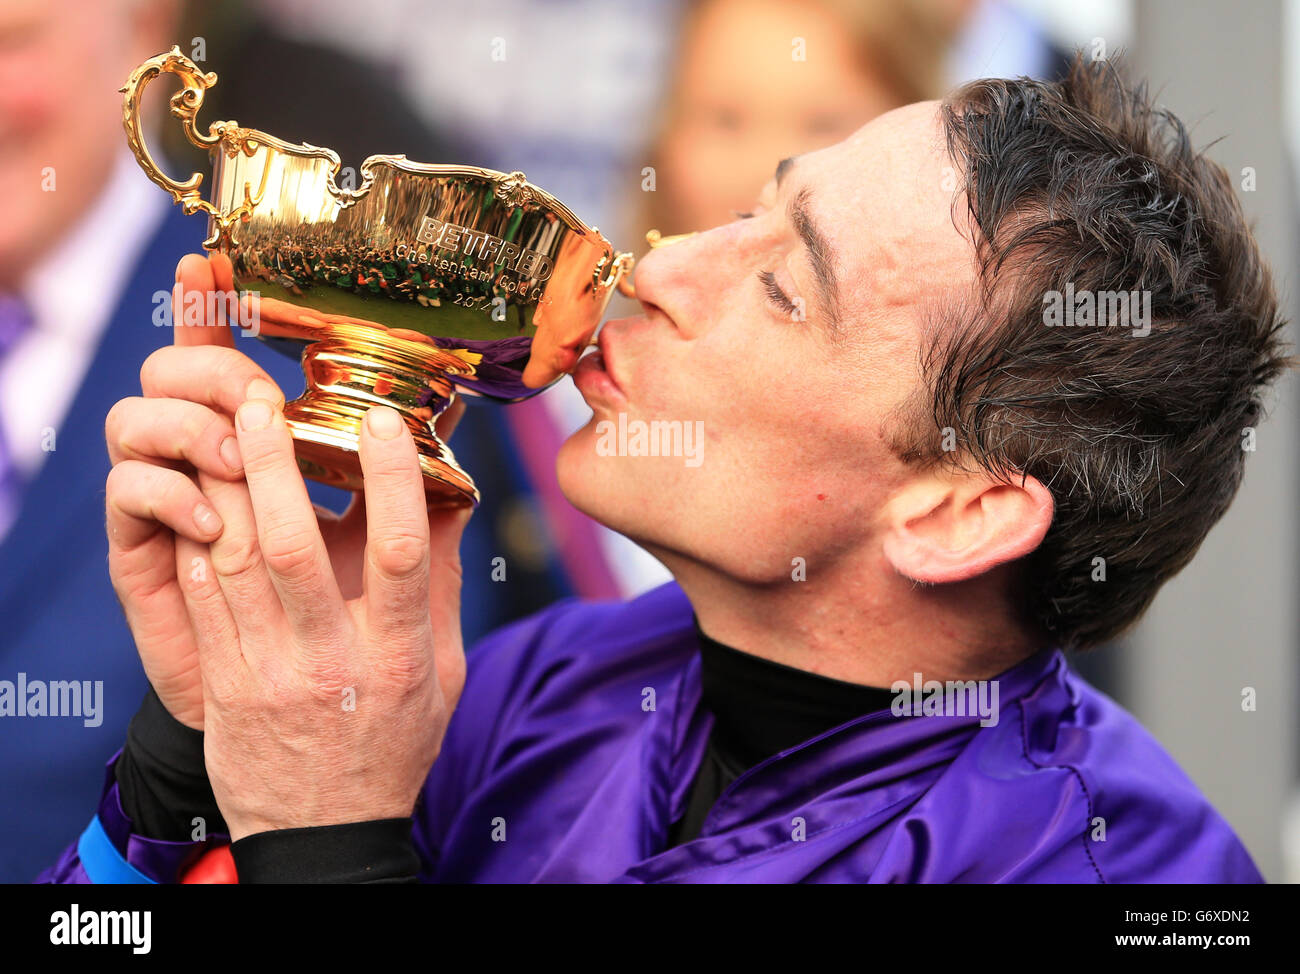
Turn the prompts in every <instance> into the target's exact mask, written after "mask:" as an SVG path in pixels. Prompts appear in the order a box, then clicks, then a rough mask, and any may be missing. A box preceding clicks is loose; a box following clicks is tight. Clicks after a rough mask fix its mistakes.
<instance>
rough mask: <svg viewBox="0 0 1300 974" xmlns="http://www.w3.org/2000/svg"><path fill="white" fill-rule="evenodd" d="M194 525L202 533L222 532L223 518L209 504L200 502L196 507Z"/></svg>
mask: <svg viewBox="0 0 1300 974" xmlns="http://www.w3.org/2000/svg"><path fill="white" fill-rule="evenodd" d="M194 526H195V527H197V528H198V529H199V532H200V533H202V534H220V533H221V518H220V517H218V516H217V512H216V511H214V510H213V509H212V508H210V507H208V505H207V504H200V505H199V506H198V507H196V508H194Z"/></svg>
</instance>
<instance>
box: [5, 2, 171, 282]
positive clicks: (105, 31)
mask: <svg viewBox="0 0 1300 974" xmlns="http://www.w3.org/2000/svg"><path fill="white" fill-rule="evenodd" d="M171 7H172V5H171V4H170V3H164V2H153V0H59V2H57V3H56V2H51V0H3V2H2V3H0V289H5V290H12V289H14V288H16V287H18V286H19V285H20V283H21V281H22V278H23V276H24V275H25V274H26V273H27V272H28V271H29V270H30V269H31V267H32V266H33V265H34V264H35V263H37V262H38V261H39V259H40V258H41V257H43V256H44V255H45V254H46V253H47V252H48V251H49V250H50V249H51V248H52V247H53V246H54V245H56V244H57V243H58V241H59V240H60V239H61V238H62V237H63V236H64V234H66V233H67V232H68V231H69V230H70V229H71V228H72V227H73V226H75V225H76V223H77V221H78V220H79V218H80V217H81V216H82V214H83V213H84V212H85V211H86V209H87V208H88V207H90V206H91V205H92V204H93V203H94V201H95V199H96V197H97V196H98V194H99V193H100V192H101V191H102V190H103V187H104V185H105V183H106V182H107V180H108V177H109V175H110V174H111V172H112V169H113V164H114V161H115V157H116V155H117V153H119V152H120V151H121V150H122V148H123V147H124V146H125V137H124V135H123V133H122V96H121V95H120V94H118V91H117V89H118V88H120V87H121V86H122V83H123V82H124V81H126V77H127V75H128V74H129V73H130V72H131V69H132V68H134V67H135V66H136V65H137V64H139V63H140V62H141V61H143V60H144V59H145V58H148V57H151V56H153V55H155V54H157V53H159V52H160V51H162V50H165V49H166V48H168V47H170V46H171V44H172V43H173V40H172V39H171V38H170V32H171V30H172V23H173V21H172V9H171ZM157 89H164V90H166V89H165V86H164V85H162V84H159V85H156V86H155V90H154V91H153V92H151V94H154V95H157V96H158V100H159V101H163V97H162V92H161V91H158V90H157ZM150 100H152V99H150ZM51 181H52V185H53V189H52V190H49V189H47V188H46V187H47V186H49V185H50V184H51ZM105 247H106V254H111V241H105Z"/></svg>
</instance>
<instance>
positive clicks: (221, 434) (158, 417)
mask: <svg viewBox="0 0 1300 974" xmlns="http://www.w3.org/2000/svg"><path fill="white" fill-rule="evenodd" d="M104 439H105V440H106V441H107V443H108V456H109V459H110V460H111V461H112V462H113V463H115V464H116V463H120V462H121V461H123V460H145V461H150V460H156V459H165V460H184V461H185V462H186V463H188V464H190V465H191V466H193V467H195V468H196V469H199V470H203V471H205V472H207V473H210V474H212V475H213V476H214V477H224V478H226V479H229V478H231V477H237V476H239V475H240V473H241V472H242V471H243V469H244V464H243V461H242V460H241V459H240V457H239V442H238V440H236V438H235V426H234V424H233V423H232V422H231V421H230V420H229V419H228V418H226V417H225V416H223V415H221V413H218V412H214V411H213V410H211V409H209V408H208V407H206V406H200V405H199V404H198V403H193V402H186V401H185V400H183V399H142V398H140V397H138V396H133V397H131V398H128V399H122V400H120V401H118V402H117V403H115V404H114V405H113V408H112V409H110V410H109V411H108V418H107V419H105V421H104Z"/></svg>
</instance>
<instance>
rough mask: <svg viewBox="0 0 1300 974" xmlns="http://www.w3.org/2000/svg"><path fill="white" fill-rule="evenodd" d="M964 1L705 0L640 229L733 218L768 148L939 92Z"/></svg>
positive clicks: (687, 23)
mask: <svg viewBox="0 0 1300 974" xmlns="http://www.w3.org/2000/svg"><path fill="white" fill-rule="evenodd" d="M969 6H970V4H968V3H966V2H962V0H866V2H864V0H702V2H699V3H695V4H692V5H691V6H690V8H689V9H688V11H687V13H686V16H685V18H684V20H683V24H682V30H681V34H680V38H679V42H678V46H677V52H678V61H677V64H676V68H675V70H674V72H673V75H672V80H671V82H670V84H669V86H668V91H667V93H666V101H665V105H664V109H663V112H662V116H661V121H660V127H659V133H658V136H657V137H656V138H655V140H654V142H653V144H652V146H651V149H650V153H649V164H650V165H651V166H652V167H653V168H654V173H655V190H654V192H648V193H646V194H645V200H646V205H645V208H646V213H645V216H644V218H643V220H642V223H643V227H642V229H641V233H642V234H644V232H645V231H646V230H648V229H651V228H655V229H658V230H660V231H662V232H663V233H665V234H675V233H685V232H688V231H691V230H703V229H707V228H709V227H714V226H718V225H720V224H723V223H728V222H730V221H731V220H733V219H735V215H736V213H737V212H740V211H744V210H746V209H747V208H749V206H750V205H751V204H752V202H753V199H754V197H755V196H757V195H758V191H759V190H760V189H761V188H762V187H763V184H764V183H766V182H767V180H768V179H769V178H770V177H771V175H772V173H771V169H772V167H771V161H770V160H772V159H784V158H786V157H787V156H795V155H800V154H802V153H804V152H808V151H811V150H813V149H819V148H822V147H824V146H827V145H832V144H834V143H836V142H839V141H842V140H843V139H845V138H847V137H848V136H849V135H850V134H852V133H853V132H855V131H857V130H858V129H859V128H861V127H862V126H863V125H865V124H866V123H867V122H869V121H871V120H872V119H873V118H875V117H876V116H877V115H882V114H884V113H885V112H887V111H890V110H891V109H894V108H898V107H900V106H902V105H907V104H911V103H912V102H916V101H924V100H926V99H929V98H935V97H937V96H938V95H939V94H940V93H941V92H942V91H943V90H944V87H945V80H946V75H945V71H946V63H947V56H948V52H949V48H950V46H951V44H952V42H953V39H954V37H955V36H956V34H957V32H958V30H959V29H960V27H961V25H962V22H963V20H964V17H965V15H966V13H967V8H968V7H969Z"/></svg>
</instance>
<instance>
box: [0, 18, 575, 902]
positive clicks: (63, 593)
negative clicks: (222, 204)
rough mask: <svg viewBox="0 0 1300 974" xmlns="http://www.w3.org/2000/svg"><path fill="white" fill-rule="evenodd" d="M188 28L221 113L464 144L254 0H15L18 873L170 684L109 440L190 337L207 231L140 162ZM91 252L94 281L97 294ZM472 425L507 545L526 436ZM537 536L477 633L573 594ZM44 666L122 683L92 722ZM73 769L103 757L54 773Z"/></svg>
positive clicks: (4, 748)
mask: <svg viewBox="0 0 1300 974" xmlns="http://www.w3.org/2000/svg"><path fill="white" fill-rule="evenodd" d="M178 43H179V45H180V46H181V47H182V50H183V51H185V53H187V54H189V55H193V56H195V57H196V59H197V61H198V63H199V64H200V66H202V67H205V68H209V67H210V68H213V69H219V71H218V75H219V81H218V84H217V85H216V86H215V87H213V88H211V89H210V90H209V91H208V92H207V96H206V97H205V99H204V104H203V106H202V109H201V110H200V113H199V118H198V124H199V128H200V129H201V130H202V129H206V127H207V125H208V124H210V123H211V122H212V121H215V120H217V119H222V118H235V119H239V120H241V121H243V122H244V123H245V124H248V125H250V126H252V127H255V128H261V129H263V130H266V131H269V132H271V133H272V134H275V135H277V136H280V137H283V138H285V139H288V140H290V141H298V140H305V141H310V142H314V143H317V144H323V145H327V146H330V147H331V148H334V149H336V150H337V151H339V152H340V154H341V155H342V158H343V160H344V163H345V164H351V165H357V164H359V162H360V160H361V159H362V158H364V156H365V155H368V154H371V153H374V152H386V151H404V152H407V153H408V154H409V155H410V156H411V157H412V158H416V159H422V160H427V161H435V162H447V161H456V160H457V159H458V157H459V155H460V153H459V152H458V151H457V150H455V149H454V148H451V147H450V143H449V142H448V140H447V139H446V138H445V136H444V135H443V134H442V133H441V132H437V133H435V132H434V131H433V130H432V129H431V128H430V126H428V125H426V124H425V123H424V121H423V120H422V119H420V118H418V117H417V116H416V115H415V114H414V113H413V112H412V111H411V109H410V108H409V106H408V105H407V103H406V101H405V100H404V98H403V97H402V95H401V94H400V93H399V92H398V91H396V90H395V88H394V87H393V85H392V82H391V79H390V78H388V77H386V76H385V74H384V72H382V71H381V70H380V69H378V68H376V67H374V66H372V65H370V64H367V63H365V62H362V61H360V60H358V59H356V58H354V57H350V56H348V55H347V54H345V53H342V52H339V51H336V50H331V49H330V48H328V47H325V46H323V45H318V44H315V45H314V44H309V43H304V42H300V41H297V40H294V39H290V38H287V37H285V36H283V34H282V33H281V32H277V31H276V30H274V29H273V28H271V27H270V26H269V25H267V24H266V23H265V22H264V21H263V20H262V19H260V17H259V16H258V15H257V11H256V10H255V9H253V8H251V7H248V6H246V5H244V4H238V3H228V4H222V5H220V7H219V8H216V7H212V6H206V7H205V6H202V5H193V6H190V5H185V4H178V3H175V2H173V0H115V2H111V3H103V2H92V0H73V2H72V3H70V4H65V5H61V6H55V5H51V4H40V3H36V2H34V0H13V2H6V3H5V4H4V5H3V8H2V9H0V199H2V200H3V201H4V210H3V216H2V217H0V619H3V620H4V633H3V636H0V680H3V681H7V682H8V683H9V684H12V685H13V686H14V691H15V695H21V696H24V699H23V701H22V705H21V712H22V713H21V715H20V714H19V705H18V704H17V702H16V701H13V700H6V699H5V698H4V697H3V695H0V780H3V781H4V782H5V785H6V787H5V788H4V789H2V790H0V834H3V835H4V836H5V837H6V839H5V842H4V843H3V845H2V846H0V881H5V880H7V881H25V880H29V879H31V877H32V876H33V875H35V873H36V871H37V869H38V868H39V867H40V865H41V864H42V862H44V861H45V860H46V859H48V857H49V855H50V854H51V853H52V852H53V851H54V850H56V849H58V848H59V846H60V844H61V842H62V837H63V836H64V835H66V834H67V831H68V830H69V829H70V828H75V827H77V824H78V823H77V819H79V818H80V817H81V816H79V815H76V814H72V813H71V812H70V810H71V809H72V808H75V807H77V805H78V804H81V803H84V801H85V800H87V798H88V797H89V796H92V795H93V793H94V787H93V785H92V784H91V782H92V781H93V779H94V778H96V777H97V775H99V774H102V769H103V767H104V762H105V761H106V760H107V759H108V758H109V757H110V756H111V755H112V753H113V751H114V750H115V749H116V748H117V746H118V744H119V743H120V741H121V740H122V735H123V734H124V733H125V731H126V727H127V722H128V720H129V718H130V716H131V714H132V713H134V712H135V710H136V708H137V707H138V706H139V703H140V700H141V698H142V697H143V695H144V693H145V691H146V690H147V684H146V682H145V681H144V680H143V679H142V675H141V674H140V671H139V665H138V663H137V662H136V651H135V647H134V643H133V640H132V638H131V634H130V632H129V631H128V629H127V625H126V622H125V620H124V619H123V616H122V610H121V607H120V606H119V605H118V601H117V598H116V596H115V594H114V592H113V588H112V585H111V583H110V581H109V578H108V576H107V574H106V573H105V571H104V564H105V561H106V560H107V556H108V541H107V539H106V538H105V535H104V530H103V521H104V478H105V476H106V475H107V471H108V467H109V457H107V456H106V455H105V452H104V448H103V443H102V436H103V430H104V422H105V417H106V415H107V413H108V411H109V408H110V407H111V406H112V404H113V403H114V402H115V401H117V400H119V399H122V398H123V397H126V396H131V395H133V394H135V393H137V392H138V391H139V383H138V376H139V368H140V362H141V361H142V360H143V359H144V358H145V357H146V356H147V355H148V354H149V352H150V351H152V350H153V349H155V348H157V347H158V346H159V345H163V344H167V343H169V342H170V341H171V338H172V334H171V330H170V329H169V328H164V327H155V324H166V323H167V322H166V321H162V320H159V318H158V315H157V312H158V311H159V297H160V296H163V295H167V294H168V293H169V291H170V289H171V287H172V282H173V276H174V273H175V268H176V264H177V261H178V260H179V258H180V256H181V255H183V254H185V253H192V252H193V251H195V250H196V249H199V244H200V241H201V240H202V239H203V237H204V236H205V231H206V227H205V221H204V220H203V219H201V218H199V217H187V216H185V214H184V213H183V212H182V210H181V209H180V207H177V206H173V205H172V204H171V202H170V200H169V199H168V197H167V196H166V195H165V194H164V193H162V192H161V191H160V190H159V189H158V188H157V187H155V186H153V185H152V184H151V183H150V182H149V181H148V179H147V178H146V176H145V175H144V173H143V172H142V171H141V170H140V168H139V166H138V165H137V164H136V162H135V160H134V158H133V157H132V155H131V153H130V151H129V150H128V149H127V145H126V140H125V137H124V134H123V130H122V123H121V118H122V100H121V99H122V96H121V95H120V94H119V93H118V88H119V87H120V86H121V85H122V83H123V82H124V81H125V80H126V78H127V76H128V74H130V72H131V71H132V70H133V69H134V68H135V67H136V66H137V65H138V64H139V63H141V62H142V61H144V60H145V59H147V58H149V57H152V56H154V55H156V54H159V53H161V52H162V51H165V50H167V49H169V48H170V47H171V46H172V45H173V44H178ZM169 85H172V86H174V85H175V82H174V80H173V79H170V78H165V79H160V80H159V81H158V82H157V83H155V84H154V85H152V86H151V88H150V90H149V93H148V94H147V95H146V98H145V100H144V101H145V104H144V105H143V106H142V107H143V110H144V112H145V116H146V125H147V128H146V138H147V140H148V141H149V142H150V144H151V146H152V147H153V151H154V152H155V154H156V155H157V156H158V158H159V160H160V162H161V164H162V167H163V169H164V170H165V171H167V172H169V173H171V174H172V175H173V176H177V177H183V176H184V175H185V174H187V173H189V172H191V171H197V172H201V173H208V172H210V163H209V161H208V159H207V154H206V152H203V151H201V150H198V149H196V148H194V147H193V146H191V145H190V144H189V143H188V142H187V141H185V139H184V137H183V135H182V134H181V126H180V125H179V124H177V123H176V122H174V121H172V120H170V119H167V120H166V124H163V122H164V119H165V118H166V116H165V106H166V98H167V91H168V90H169V89H168V86H169ZM304 91H308V92H311V93H312V96H311V97H303V95H302V92H304ZM374 105H383V106H384V110H383V111H382V112H376V111H373V106H374ZM204 188H205V189H206V178H205V184H204ZM69 268H76V278H77V280H78V281H79V282H80V284H81V285H82V286H81V287H79V288H78V289H76V292H75V293H72V292H70V291H69V289H68V287H67V282H68V273H69ZM240 346H241V348H243V349H244V350H245V351H246V352H247V353H248V354H250V355H252V356H253V357H255V358H256V359H257V360H258V361H259V363H261V365H262V366H263V367H264V368H265V369H267V370H268V372H270V373H271V374H272V375H273V376H274V377H275V378H276V381H277V382H278V383H280V384H281V385H282V387H283V388H285V389H286V390H287V391H288V392H289V393H290V394H291V395H296V394H297V392H298V391H300V390H301V389H302V386H303V379H302V374H301V370H300V369H299V367H298V364H297V363H296V362H295V361H294V360H293V359H291V358H289V357H287V356H283V355H280V354H278V353H276V352H274V351H272V350H270V349H269V348H266V347H264V346H263V345H262V344H261V343H260V342H258V341H255V340H253V339H251V338H249V339H244V340H241V342H240ZM477 425H479V426H481V425H482V424H481V422H480V423H478V424H477ZM466 426H467V429H466V430H463V431H462V434H461V436H460V437H458V439H457V443H456V446H455V448H456V449H457V450H458V451H459V452H458V456H460V457H461V458H462V459H463V460H464V461H465V462H466V464H467V466H468V467H469V469H472V470H473V471H474V476H475V478H476V480H477V482H478V483H479V485H480V488H481V490H482V491H483V494H484V505H483V510H481V511H480V513H481V514H483V515H484V516H482V517H477V518H475V519H474V525H473V526H472V527H470V528H468V529H467V531H466V534H465V546H466V550H467V551H480V552H482V556H481V557H482V559H483V560H486V559H487V557H489V556H490V555H491V554H495V553H499V552H501V551H502V550H503V549H502V542H501V541H500V539H499V532H500V531H501V530H502V525H503V524H506V526H507V527H510V526H511V524H510V523H508V522H506V521H503V519H502V518H501V517H500V516H499V515H498V516H494V515H497V514H498V511H499V510H500V509H503V508H511V507H513V506H516V505H518V504H520V503H521V501H520V498H527V497H529V496H530V488H529V486H528V484H527V481H526V478H525V475H524V472H523V470H522V469H521V467H520V465H519V464H518V463H517V462H515V461H514V460H513V458H512V457H511V456H510V454H509V451H508V450H505V449H502V448H501V446H500V445H499V444H497V443H496V442H495V441H494V440H493V438H492V436H491V434H490V433H484V432H483V431H482V430H481V429H478V430H475V429H474V428H473V427H474V426H475V422H474V421H471V422H470V423H469V424H466ZM476 432H477V433H478V435H477V436H475V435H474V434H475V433H476ZM471 441H472V442H471ZM462 444H465V446H464V448H462ZM311 494H312V498H313V500H315V501H316V502H318V503H319V504H321V505H322V506H324V507H327V508H329V509H332V510H335V511H338V510H341V509H342V508H343V507H344V506H346V504H347V502H348V499H349V496H350V495H348V494H346V493H345V492H342V491H338V490H334V489H332V488H328V487H324V486H322V485H320V484H315V483H313V484H312V486H311ZM514 531H515V534H517V535H522V536H523V538H524V539H525V540H526V541H531V542H532V543H533V544H534V546H535V548H536V549H538V550H539V551H540V554H539V555H538V556H537V557H536V558H535V559H533V560H532V561H529V560H527V559H524V558H518V559H514V560H512V563H511V566H510V567H511V575H510V577H511V580H512V581H514V582H517V583H518V584H512V585H500V584H494V583H493V582H492V581H491V580H490V577H489V574H488V572H487V571H486V570H485V571H483V572H482V573H476V574H471V575H468V576H467V578H466V580H465V588H466V603H467V606H468V607H469V608H468V609H467V613H466V614H467V617H468V619H469V624H468V626H467V631H479V630H485V629H486V628H491V627H495V626H496V625H500V624H502V623H504V622H507V621H509V620H511V619H514V618H518V617H520V616H522V615H526V614H528V613H530V612H532V611H535V610H536V609H537V608H538V607H540V606H542V605H547V604H549V603H550V602H552V601H554V600H555V599H556V598H560V597H563V596H565V595H568V594H571V592H572V589H571V587H570V586H569V584H568V582H567V581H566V579H565V577H564V576H563V574H562V572H561V571H560V570H559V569H558V567H557V565H556V562H555V559H554V558H553V557H552V558H551V559H550V560H549V561H548V560H547V549H546V541H545V537H544V536H542V537H541V539H540V540H537V536H538V534H540V532H533V531H530V530H524V529H521V528H519V527H518V526H517V525H515V526H514ZM20 674H21V676H20ZM28 681H31V683H32V684H33V685H35V684H36V682H37V681H77V682H78V683H80V684H81V685H82V686H83V687H84V686H86V685H89V686H90V687H91V688H92V690H93V688H94V687H96V686H99V687H101V688H102V689H101V690H99V691H97V694H98V695H97V696H96V695H95V694H94V693H92V697H91V699H88V700H86V701H84V702H83V709H88V708H90V707H92V706H93V707H94V709H95V714H94V715H91V716H89V723H87V722H86V721H84V720H82V719H76V718H72V717H50V716H45V717H36V716H35V715H31V716H29V712H30V710H36V709H38V708H36V707H34V706H33V707H31V708H30V709H29V707H28V703H29V701H28V700H27V699H26V694H24V693H22V691H23V689H24V688H25V687H26V686H27V685H28ZM7 706H11V707H12V708H13V712H12V713H9V712H8V711H7V709H6V708H7ZM48 708H49V704H47V708H46V709H47V712H48ZM68 768H78V769H80V770H82V771H83V772H85V773H84V774H80V775H76V776H72V775H66V774H63V773H62V772H61V771H60V772H59V773H52V769H68ZM82 824H84V823H82Z"/></svg>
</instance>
